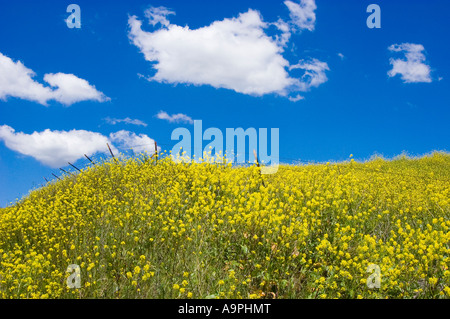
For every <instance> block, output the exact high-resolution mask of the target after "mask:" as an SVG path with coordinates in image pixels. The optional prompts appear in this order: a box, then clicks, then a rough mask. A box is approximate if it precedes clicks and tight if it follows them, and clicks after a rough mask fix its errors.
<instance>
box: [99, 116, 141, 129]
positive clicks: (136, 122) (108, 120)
mask: <svg viewBox="0 0 450 319" xmlns="http://www.w3.org/2000/svg"><path fill="white" fill-rule="evenodd" d="M103 120H104V121H106V123H108V124H111V125H116V124H119V123H125V124H131V125H137V126H144V127H147V123H145V122H144V121H141V120H138V119H131V118H129V117H126V118H124V119H116V118H110V117H106V118H104V119H103Z"/></svg>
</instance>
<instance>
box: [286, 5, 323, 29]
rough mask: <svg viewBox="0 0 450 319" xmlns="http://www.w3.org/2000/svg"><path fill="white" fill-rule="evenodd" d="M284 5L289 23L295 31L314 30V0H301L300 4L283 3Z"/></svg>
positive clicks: (315, 7)
mask: <svg viewBox="0 0 450 319" xmlns="http://www.w3.org/2000/svg"><path fill="white" fill-rule="evenodd" d="M284 4H285V5H286V6H287V7H288V9H289V16H290V18H291V21H290V22H291V23H292V24H293V25H294V29H295V30H298V31H300V30H309V31H313V30H314V28H315V24H316V13H315V12H314V11H315V10H316V9H317V6H316V3H315V0H301V1H300V3H296V2H293V1H285V2H284Z"/></svg>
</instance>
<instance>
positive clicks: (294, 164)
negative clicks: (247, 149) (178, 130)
mask: <svg viewBox="0 0 450 319" xmlns="http://www.w3.org/2000/svg"><path fill="white" fill-rule="evenodd" d="M159 145H160V146H163V147H167V148H168V149H170V148H171V146H170V145H168V144H159ZM159 145H158V144H157V143H156V142H155V143H154V144H153V143H152V144H148V143H147V144H140V145H134V146H133V147H131V148H123V147H122V148H117V147H116V148H117V149H119V150H121V151H122V152H123V153H121V154H124V155H126V152H129V151H132V152H134V151H135V150H136V149H137V148H142V147H147V146H153V151H151V148H149V150H150V152H149V153H150V154H151V153H153V155H152V156H151V157H153V156H154V155H155V154H156V155H157V156H156V158H158V156H159V154H165V153H164V152H162V149H161V148H160V147H159ZM106 146H107V150H108V151H109V153H110V155H111V158H113V159H114V161H116V162H117V156H116V155H115V154H114V153H113V151H112V149H111V147H110V146H109V144H107V145H106ZM196 150H197V151H198V150H199V148H195V147H194V148H193V151H194V153H195V151H196ZM201 151H203V149H201ZM104 153H105V154H107V152H106V150H105V152H104ZM158 153H159V154H158ZM202 153H203V155H205V153H206V152H202ZM83 155H84V158H85V161H84V163H83V164H82V167H81V169H80V168H79V167H78V166H76V165H75V164H73V163H70V162H68V165H69V166H70V167H72V168H73V169H75V171H74V172H71V171H69V170H68V169H67V170H66V169H63V168H60V169H59V170H60V171H61V172H63V173H64V174H66V175H72V176H74V175H75V174H76V173H77V172H78V173H80V172H82V169H85V168H86V167H87V166H92V165H93V166H95V165H97V164H99V163H103V162H105V161H107V160H108V157H102V156H101V155H97V156H96V157H97V158H96V159H95V161H94V160H93V159H92V158H90V157H89V156H88V155H86V154H83ZM172 155H173V154H172ZM240 155H242V154H234V155H232V156H230V155H228V154H227V162H231V163H232V164H233V163H235V160H236V158H237V157H238V156H240ZM244 156H245V154H244ZM249 156H250V153H249ZM254 158H255V162H253V163H251V162H250V161H248V162H245V163H239V164H235V166H252V165H257V166H258V167H260V166H263V165H264V163H260V162H259V160H258V157H257V154H256V151H254ZM278 161H279V162H282V163H283V164H280V165H281V167H282V168H283V169H292V170H298V168H299V167H300V166H299V165H327V166H337V167H339V170H338V172H339V173H340V174H344V172H343V171H342V170H341V169H340V168H343V169H344V168H346V171H345V172H349V171H350V170H361V171H365V172H371V173H377V174H387V175H392V176H402V177H410V178H416V179H420V180H435V181H442V182H447V183H450V179H448V178H443V177H441V176H429V175H419V174H411V173H406V172H392V171H386V170H382V169H374V168H370V167H366V166H361V165H363V163H360V162H352V161H345V162H339V163H332V164H330V163H329V162H318V161H313V160H310V161H304V160H301V159H298V158H289V157H279V158H278ZM96 162H97V163H96ZM288 162H291V163H288ZM78 165H79V164H78ZM446 169H449V170H450V167H449V168H446ZM51 174H52V176H53V177H55V178H56V179H57V180H61V178H60V177H59V176H57V175H56V174H54V173H51ZM44 180H45V181H46V183H50V182H51V181H52V180H51V179H50V180H48V179H47V178H46V177H44ZM41 186H44V185H41Z"/></svg>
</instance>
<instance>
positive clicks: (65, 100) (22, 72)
mask: <svg viewBox="0 0 450 319" xmlns="http://www.w3.org/2000/svg"><path fill="white" fill-rule="evenodd" d="M35 75H36V74H35V73H34V72H33V71H32V70H31V69H28V68H27V67H25V66H24V65H23V63H22V62H20V61H17V62H14V61H13V60H12V59H11V58H9V57H7V56H5V55H3V54H2V53H0V99H2V100H6V99H7V98H8V97H16V98H20V99H24V100H28V101H34V102H37V103H40V104H42V105H47V103H48V101H50V100H55V101H57V102H60V103H62V104H65V105H71V104H73V103H76V102H80V101H88V100H89V101H98V102H105V101H108V100H109V98H108V97H106V96H105V95H104V94H103V93H101V92H99V91H97V90H96V89H95V87H94V86H92V85H90V84H89V82H87V81H86V80H83V79H80V78H78V77H77V76H75V75H73V74H64V73H56V74H52V73H48V74H45V75H44V81H45V82H47V83H48V84H49V85H50V87H48V86H44V85H42V84H41V83H39V82H37V81H35V80H33V77H34V76H35Z"/></svg>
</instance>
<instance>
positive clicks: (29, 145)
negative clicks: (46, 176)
mask: <svg viewBox="0 0 450 319" xmlns="http://www.w3.org/2000/svg"><path fill="white" fill-rule="evenodd" d="M0 140H3V141H4V143H5V145H6V147H8V148H9V149H11V150H14V151H16V152H18V153H20V154H23V155H27V156H31V157H33V158H35V159H36V160H38V161H39V162H41V163H42V164H44V165H47V166H50V167H53V168H57V167H61V166H67V162H72V163H74V162H76V161H77V160H78V159H80V158H82V157H83V156H84V155H83V154H86V155H88V156H91V155H93V154H95V153H98V152H107V151H108V148H107V146H106V143H108V142H109V141H108V138H107V137H105V136H103V135H101V134H100V133H94V132H89V131H84V130H71V131H51V130H49V129H47V130H45V131H43V132H34V133H32V134H25V133H21V132H17V133H16V132H15V130H14V129H13V128H12V127H9V126H7V125H3V126H0ZM114 150H116V149H114Z"/></svg>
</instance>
